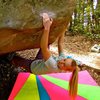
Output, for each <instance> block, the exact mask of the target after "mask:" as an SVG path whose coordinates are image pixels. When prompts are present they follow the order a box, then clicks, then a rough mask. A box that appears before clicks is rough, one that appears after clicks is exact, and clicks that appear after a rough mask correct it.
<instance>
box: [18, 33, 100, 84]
mask: <svg viewBox="0 0 100 100" xmlns="http://www.w3.org/2000/svg"><path fill="white" fill-rule="evenodd" d="M94 44H100V41H99V40H90V39H88V38H86V37H85V36H82V35H74V36H69V35H66V36H65V40H64V53H65V54H66V55H70V56H72V57H73V58H75V59H76V60H79V61H81V62H82V63H83V64H85V65H84V66H82V68H81V70H88V72H89V73H90V74H91V76H92V77H93V78H94V79H95V81H96V82H97V83H98V85H100V53H96V52H91V47H92V46H93V45H94ZM50 50H51V51H52V52H53V53H52V54H54V55H57V52H58V51H57V42H55V43H53V44H52V45H51V46H50ZM37 52H38V49H34V50H33V49H31V50H25V51H21V52H17V54H18V55H20V56H22V57H24V58H28V59H34V57H35V55H36V53H37Z"/></svg>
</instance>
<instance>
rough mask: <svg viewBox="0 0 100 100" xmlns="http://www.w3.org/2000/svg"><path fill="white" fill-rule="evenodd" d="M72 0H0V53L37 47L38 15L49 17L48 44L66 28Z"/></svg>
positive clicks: (73, 3) (39, 16) (40, 25)
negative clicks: (51, 19) (51, 22)
mask: <svg viewBox="0 0 100 100" xmlns="http://www.w3.org/2000/svg"><path fill="white" fill-rule="evenodd" d="M74 8H75V0H0V54H5V53H9V52H12V51H18V50H24V49H31V48H38V47H40V46H39V43H40V39H41V35H42V32H43V25H42V13H43V12H46V13H48V14H49V16H50V17H51V18H53V20H54V21H53V24H52V27H51V31H50V38H49V43H53V42H54V41H55V40H56V38H57V37H58V36H59V35H60V34H61V33H62V32H63V31H64V30H65V29H66V28H67V25H68V23H69V21H70V19H71V16H72V13H73V10H74Z"/></svg>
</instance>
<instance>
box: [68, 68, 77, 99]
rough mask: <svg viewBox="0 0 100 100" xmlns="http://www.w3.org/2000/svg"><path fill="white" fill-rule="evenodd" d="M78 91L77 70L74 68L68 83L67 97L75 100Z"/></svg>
mask: <svg viewBox="0 0 100 100" xmlns="http://www.w3.org/2000/svg"><path fill="white" fill-rule="evenodd" d="M77 90H78V68H77V67H76V68H75V69H74V71H73V72H72V76H71V78H70V81H69V95H70V98H71V100H75V98H76V96H77Z"/></svg>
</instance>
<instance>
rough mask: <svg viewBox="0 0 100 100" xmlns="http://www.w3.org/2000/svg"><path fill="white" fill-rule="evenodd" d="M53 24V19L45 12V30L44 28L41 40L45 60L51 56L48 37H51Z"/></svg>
mask: <svg viewBox="0 0 100 100" xmlns="http://www.w3.org/2000/svg"><path fill="white" fill-rule="evenodd" d="M51 24H52V20H51V19H50V18H49V16H48V14H47V13H43V26H44V30H43V34H42V37H41V41H40V47H41V50H42V55H43V58H44V60H45V61H46V60H47V59H48V58H49V57H50V56H51V53H50V51H49V49H48V39H49V32H50V26H51Z"/></svg>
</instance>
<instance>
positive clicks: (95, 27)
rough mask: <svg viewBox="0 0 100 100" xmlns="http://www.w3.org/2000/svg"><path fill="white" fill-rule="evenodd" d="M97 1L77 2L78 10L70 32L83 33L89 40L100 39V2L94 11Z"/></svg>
mask: <svg viewBox="0 0 100 100" xmlns="http://www.w3.org/2000/svg"><path fill="white" fill-rule="evenodd" d="M94 2H95V1H91V0H89V1H87V0H77V5H76V9H75V12H74V15H73V17H72V25H71V26H70V30H71V31H72V32H74V33H78V34H79V33H81V34H84V35H86V36H87V37H89V38H95V39H99V38H100V4H99V3H100V2H99V1H98V0H97V2H98V3H97V5H96V7H95V9H94Z"/></svg>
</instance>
